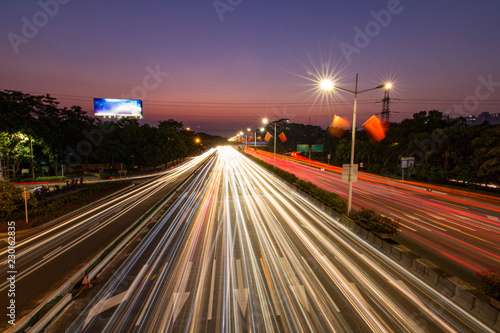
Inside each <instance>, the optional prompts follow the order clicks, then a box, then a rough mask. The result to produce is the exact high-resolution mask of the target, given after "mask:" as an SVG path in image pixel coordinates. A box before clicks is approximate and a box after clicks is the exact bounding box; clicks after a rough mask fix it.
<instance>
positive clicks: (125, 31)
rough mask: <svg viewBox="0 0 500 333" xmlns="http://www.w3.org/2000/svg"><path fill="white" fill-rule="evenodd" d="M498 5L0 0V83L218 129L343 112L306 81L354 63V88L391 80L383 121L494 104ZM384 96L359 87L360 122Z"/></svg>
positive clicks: (348, 72)
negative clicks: (118, 103)
mask: <svg viewBox="0 0 500 333" xmlns="http://www.w3.org/2000/svg"><path fill="white" fill-rule="evenodd" d="M499 14H500V2H499V1H498V0H480V1H465V0H445V1H424V0H420V1H417V0H412V1H411V0H401V1H396V0H390V1H385V0H384V1H367V0H364V1H346V0H342V1H341V0H338V1H332V0H329V1H327V0H309V1H306V0H288V1H282V0H279V1H273V0H268V1H262V0H253V1H250V0H220V1H219V0H217V1H213V0H205V1H192V0H183V1H167V0H162V1H158V0H145V1H132V0H121V1H118V0H101V1H95V0H90V1H83V0H59V1H57V0H42V1H40V2H39V1H2V2H1V4H0V29H1V35H2V38H1V42H0V49H1V51H0V52H1V53H0V89H2V90H4V89H10V90H21V91H23V92H26V93H32V94H46V93H49V94H51V95H52V96H54V97H56V98H58V100H59V101H60V102H61V104H62V105H64V106H71V105H74V104H76V105H81V106H82V107H83V108H84V109H85V110H86V111H88V112H89V114H93V104H92V102H93V98H94V97H107V98H124V97H136V98H139V99H142V100H143V107H144V120H143V122H148V123H151V124H154V123H156V122H157V121H158V120H166V119H169V118H173V119H175V120H178V121H183V122H184V125H185V126H186V127H188V126H189V127H191V128H192V129H194V130H198V131H203V132H207V133H212V134H221V135H228V136H231V135H233V134H234V133H236V131H239V130H241V129H244V128H247V127H255V126H256V125H257V124H258V123H259V120H260V119H261V118H262V117H265V116H267V117H274V116H276V117H279V118H289V119H290V121H292V122H301V123H305V124H307V123H309V122H310V123H311V124H315V125H320V126H322V127H324V128H326V127H327V126H328V125H329V123H330V122H331V120H332V117H333V115H334V114H337V115H341V116H344V117H346V118H349V117H350V116H351V114H352V101H353V95H351V94H346V93H340V94H332V93H330V94H328V95H325V94H320V93H319V92H318V89H317V83H316V82H315V81H316V79H317V78H318V77H323V76H333V77H334V79H335V80H336V82H337V83H338V85H339V86H342V87H344V88H347V89H352V90H353V89H354V81H355V75H356V73H359V89H360V90H363V89H369V88H372V87H375V86H378V85H379V84H381V83H384V82H386V81H392V82H393V84H394V89H393V90H391V92H390V96H391V98H392V104H391V121H400V120H402V119H404V118H409V117H411V116H412V115H413V113H415V112H418V111H421V110H431V109H438V110H440V111H442V112H444V113H447V114H450V116H452V117H456V116H460V115H469V114H479V113H480V112H483V111H489V112H492V113H493V112H500V65H499V63H500V20H499V19H498V16H499ZM349 52H350V53H349ZM150 72H157V74H156V75H152V76H151V74H150ZM148 75H150V76H151V77H149V76H148ZM155 76H156V78H155ZM145 78H146V79H145ZM146 88H147V89H146ZM382 97H383V91H382V90H377V91H373V92H367V93H366V94H362V95H359V108H358V112H359V118H358V126H360V125H361V124H362V123H363V121H364V120H366V119H367V118H369V117H370V116H371V115H373V114H377V115H379V114H380V112H381V109H382V105H381V103H380V102H379V100H380V99H382ZM454 105H455V107H454Z"/></svg>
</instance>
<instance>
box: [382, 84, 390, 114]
mask: <svg viewBox="0 0 500 333" xmlns="http://www.w3.org/2000/svg"><path fill="white" fill-rule="evenodd" d="M390 102H391V98H390V97H389V89H387V90H385V91H384V99H382V103H383V104H382V114H381V118H382V121H386V122H389V115H390V113H391V111H390V110H389V104H390Z"/></svg>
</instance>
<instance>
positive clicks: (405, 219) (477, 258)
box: [247, 149, 500, 284]
mask: <svg viewBox="0 0 500 333" xmlns="http://www.w3.org/2000/svg"><path fill="white" fill-rule="evenodd" d="M247 152H248V153H250V154H253V155H255V156H257V157H259V158H261V159H263V160H265V161H266V162H268V163H271V164H272V163H273V154H272V153H268V152H264V151H257V154H256V153H255V152H254V151H253V150H250V149H248V150H247ZM276 166H277V167H279V168H282V169H284V170H286V171H289V172H292V173H294V174H296V175H297V176H298V177H299V178H301V179H304V180H307V181H310V182H312V183H314V184H316V185H317V186H319V187H321V188H324V189H326V190H329V191H331V192H335V193H337V194H339V195H341V196H343V197H346V196H347V192H348V191H347V187H348V183H343V182H342V181H341V173H342V170H341V168H338V167H334V166H329V165H326V164H323V163H318V162H315V161H311V162H309V161H308V160H307V159H306V158H304V157H301V156H296V157H288V156H283V155H279V154H277V155H276ZM430 188H432V189H433V190H432V191H429V190H427V189H426V188H425V187H422V186H415V185H414V183H412V184H407V183H404V182H400V181H395V180H392V179H389V178H385V177H380V176H374V175H370V174H366V173H360V175H359V179H358V182H356V183H354V186H353V209H359V208H360V207H365V208H372V209H375V210H376V211H378V212H379V213H382V214H385V215H388V216H391V217H394V218H396V219H399V220H400V223H401V230H400V231H401V232H400V234H399V235H398V236H397V238H396V240H398V241H399V242H400V243H403V244H405V245H406V246H407V247H409V248H410V249H411V250H413V251H415V252H416V253H419V254H420V255H422V256H423V257H425V258H427V259H430V260H432V261H433V262H435V263H436V264H438V265H439V266H440V267H442V268H443V269H445V270H446V271H448V272H449V273H451V274H453V275H455V276H458V277H461V278H462V279H463V280H465V281H467V282H469V283H472V284H474V283H475V281H477V280H475V272H476V271H481V270H487V269H495V270H498V271H500V243H499V241H498V240H499V239H500V206H499V204H500V199H498V198H487V199H488V202H485V201H481V200H480V196H478V199H471V198H467V197H463V196H454V195H451V194H448V193H445V192H443V191H440V190H439V187H437V186H431V187H429V189H430ZM443 190H444V189H443ZM495 199H496V202H497V204H494V203H491V202H492V201H493V202H495Z"/></svg>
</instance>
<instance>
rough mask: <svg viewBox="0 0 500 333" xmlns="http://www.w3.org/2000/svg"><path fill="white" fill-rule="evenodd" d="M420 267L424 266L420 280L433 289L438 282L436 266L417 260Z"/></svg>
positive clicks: (426, 261)
mask: <svg viewBox="0 0 500 333" xmlns="http://www.w3.org/2000/svg"><path fill="white" fill-rule="evenodd" d="M417 260H418V261H420V263H421V264H422V265H424V266H425V269H424V274H422V279H423V280H424V281H425V282H427V284H429V285H431V286H433V287H435V286H437V284H438V281H439V274H438V273H437V270H438V268H439V267H438V266H437V265H435V264H434V263H432V262H430V261H429V260H426V259H417Z"/></svg>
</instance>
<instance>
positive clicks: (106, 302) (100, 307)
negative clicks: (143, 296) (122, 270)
mask: <svg viewBox="0 0 500 333" xmlns="http://www.w3.org/2000/svg"><path fill="white" fill-rule="evenodd" d="M147 267H148V265H144V266H143V267H142V268H141V270H140V271H139V274H137V277H136V278H135V280H134V281H133V282H132V284H131V285H130V288H128V290H125V291H124V292H122V293H120V294H118V295H115V296H113V297H111V298H108V297H109V295H110V294H111V292H109V293H108V294H107V295H106V296H104V298H102V299H101V300H100V301H99V302H97V304H96V305H94V306H93V307H92V308H91V309H90V311H89V314H88V315H87V318H86V319H85V322H84V324H83V327H82V332H83V331H84V330H85V327H87V325H88V324H89V323H90V320H91V319H92V318H94V317H95V316H97V315H98V314H100V313H103V312H104V311H107V310H109V309H111V308H112V307H115V306H117V305H118V304H121V303H122V302H124V301H126V300H128V298H129V297H130V295H131V293H132V292H133V291H134V290H135V287H136V285H137V284H138V283H139V281H140V280H141V279H142V274H143V272H144V270H146V268H147Z"/></svg>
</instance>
